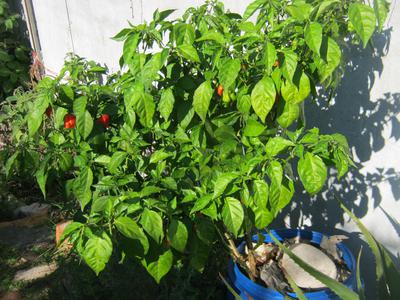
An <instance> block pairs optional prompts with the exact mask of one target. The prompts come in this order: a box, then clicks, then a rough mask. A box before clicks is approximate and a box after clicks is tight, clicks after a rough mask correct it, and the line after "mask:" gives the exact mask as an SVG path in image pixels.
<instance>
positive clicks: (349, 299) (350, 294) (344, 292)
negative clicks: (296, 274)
mask: <svg viewBox="0 0 400 300" xmlns="http://www.w3.org/2000/svg"><path fill="white" fill-rule="evenodd" d="M269 235H270V236H271V238H272V239H273V240H274V242H275V243H276V244H277V245H278V246H279V248H280V249H282V250H283V251H284V252H285V253H286V254H287V255H288V256H289V257H290V258H291V259H293V260H294V262H295V263H296V264H298V265H299V266H300V267H301V268H302V269H304V271H306V272H307V273H309V274H310V275H312V276H313V277H315V278H316V279H318V280H319V281H320V282H322V283H323V284H325V285H326V286H328V287H329V288H330V289H331V290H332V291H333V292H334V293H335V294H336V295H338V296H339V297H340V299H343V300H358V299H359V298H358V296H357V294H356V293H355V292H354V291H352V290H351V289H349V288H348V287H346V286H345V285H344V284H342V283H340V282H338V281H337V280H336V279H332V278H330V277H329V276H327V275H325V274H324V273H321V272H319V271H318V270H316V269H314V268H313V267H312V266H310V265H309V264H308V263H306V262H304V261H303V260H301V259H300V258H299V257H297V256H296V255H295V254H294V253H293V252H292V251H291V250H290V249H289V248H287V247H286V246H284V245H283V244H282V243H281V242H280V241H279V240H278V239H277V238H276V237H275V236H274V235H273V234H271V233H269Z"/></svg>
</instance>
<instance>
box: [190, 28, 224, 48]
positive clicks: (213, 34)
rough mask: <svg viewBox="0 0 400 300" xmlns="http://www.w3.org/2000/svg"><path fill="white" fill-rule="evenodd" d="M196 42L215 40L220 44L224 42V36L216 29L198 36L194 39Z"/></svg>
mask: <svg viewBox="0 0 400 300" xmlns="http://www.w3.org/2000/svg"><path fill="white" fill-rule="evenodd" d="M196 41H197V42H201V41H215V42H217V43H219V44H221V45H224V44H225V37H224V36H223V35H222V34H221V33H219V32H217V31H208V32H207V33H206V34H204V35H202V36H201V37H200V38H198V39H197V40H196Z"/></svg>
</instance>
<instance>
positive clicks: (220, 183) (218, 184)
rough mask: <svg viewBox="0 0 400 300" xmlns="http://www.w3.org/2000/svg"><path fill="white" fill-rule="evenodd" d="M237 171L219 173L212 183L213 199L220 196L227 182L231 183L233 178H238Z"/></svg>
mask: <svg viewBox="0 0 400 300" xmlns="http://www.w3.org/2000/svg"><path fill="white" fill-rule="evenodd" d="M238 176H239V175H238V174H237V173H222V174H219V175H218V177H217V179H216V180H215V183H214V194H213V199H215V198H218V197H219V196H221V195H222V194H223V193H224V191H225V189H226V187H227V186H228V184H229V183H231V182H232V181H233V180H235V179H236V178H238Z"/></svg>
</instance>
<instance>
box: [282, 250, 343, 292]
mask: <svg viewBox="0 0 400 300" xmlns="http://www.w3.org/2000/svg"><path fill="white" fill-rule="evenodd" d="M290 249H291V250H292V252H293V253H294V254H295V255H296V256H297V257H299V258H300V259H302V260H303V261H305V262H306V263H308V264H309V265H310V266H312V267H314V269H317V270H318V271H320V272H321V273H324V274H325V275H327V276H329V277H330V278H333V279H336V277H337V268H336V265H335V263H334V262H333V261H332V260H331V259H330V258H329V256H327V255H326V254H325V253H324V252H322V251H321V250H319V249H318V248H316V247H314V246H312V245H309V244H303V243H299V244H294V245H293V246H291V247H290ZM282 267H283V269H284V270H285V272H286V273H287V274H288V275H289V276H290V277H291V278H292V279H293V281H294V282H295V283H296V284H297V285H298V286H299V287H301V288H311V289H317V288H324V287H326V286H325V285H324V284H323V283H321V282H320V281H318V280H317V279H315V278H314V277H313V276H311V275H310V274H308V273H307V272H306V271H305V270H304V269H302V268H301V267H300V266H299V265H298V264H296V263H295V262H294V261H293V260H292V259H291V258H290V257H289V256H288V255H287V254H284V255H283V258H282Z"/></svg>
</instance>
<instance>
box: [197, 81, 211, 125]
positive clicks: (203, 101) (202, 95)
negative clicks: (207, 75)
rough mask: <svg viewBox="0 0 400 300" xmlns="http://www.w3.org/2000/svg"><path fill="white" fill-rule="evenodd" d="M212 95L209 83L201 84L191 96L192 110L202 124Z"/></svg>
mask: <svg viewBox="0 0 400 300" xmlns="http://www.w3.org/2000/svg"><path fill="white" fill-rule="evenodd" d="M212 95H213V89H212V88H211V83H210V82H209V81H205V82H203V83H202V84H201V85H200V86H199V87H198V88H197V89H196V91H195V92H194V95H193V108H194V111H195V112H196V113H197V114H198V115H199V117H200V118H201V120H202V121H203V122H204V121H205V119H206V116H207V112H208V107H209V106H210V100H211V98H212Z"/></svg>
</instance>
